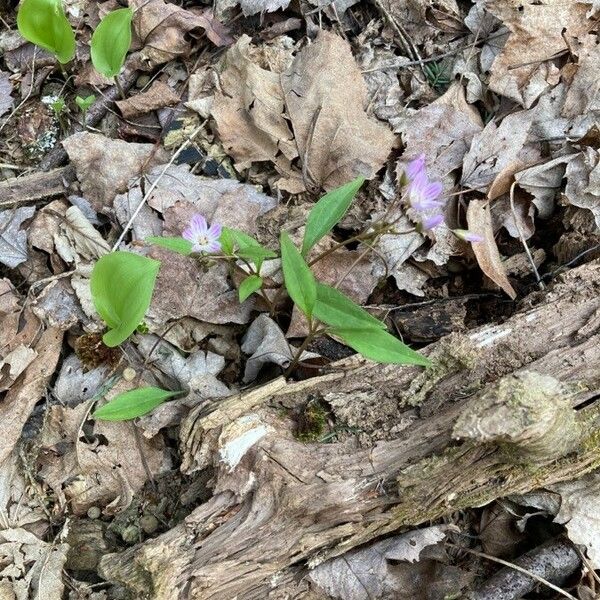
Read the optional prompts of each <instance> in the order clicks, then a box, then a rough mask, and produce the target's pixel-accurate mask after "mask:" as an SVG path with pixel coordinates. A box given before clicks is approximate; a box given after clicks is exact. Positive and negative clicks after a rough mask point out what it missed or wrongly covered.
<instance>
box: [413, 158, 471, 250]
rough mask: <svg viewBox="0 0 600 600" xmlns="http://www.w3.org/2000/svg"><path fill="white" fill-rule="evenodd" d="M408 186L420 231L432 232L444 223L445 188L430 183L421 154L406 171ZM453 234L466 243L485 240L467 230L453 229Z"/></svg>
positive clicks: (435, 183) (438, 183) (438, 184)
mask: <svg viewBox="0 0 600 600" xmlns="http://www.w3.org/2000/svg"><path fill="white" fill-rule="evenodd" d="M405 176H406V179H407V180H408V185H407V188H406V198H407V203H408V206H409V207H410V208H412V209H413V210H414V211H415V213H416V215H417V218H418V220H419V223H418V226H417V228H418V229H419V230H420V231H430V230H432V229H435V228H436V227H439V226H440V225H441V224H442V223H443V222H444V212H443V207H444V201H443V200H441V199H440V196H441V195H442V191H443V186H442V184H441V183H440V182H439V181H429V178H428V177H427V170H426V167H425V155H424V154H421V155H419V156H418V157H417V158H415V159H414V160H412V161H411V162H409V163H408V166H407V167H406V171H405ZM452 233H454V235H456V237H458V238H459V239H461V240H463V241H465V242H481V241H483V238H482V237H481V236H480V235H478V234H476V233H473V232H472V231H468V230H466V229H453V230H452Z"/></svg>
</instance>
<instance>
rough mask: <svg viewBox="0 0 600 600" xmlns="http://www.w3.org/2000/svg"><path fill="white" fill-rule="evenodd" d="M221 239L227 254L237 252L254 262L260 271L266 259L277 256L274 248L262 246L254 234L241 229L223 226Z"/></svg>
mask: <svg viewBox="0 0 600 600" xmlns="http://www.w3.org/2000/svg"><path fill="white" fill-rule="evenodd" d="M219 241H220V242H221V249H222V250H223V252H224V253H225V254H228V255H230V256H231V255H234V254H235V255H236V256H239V257H240V258H243V259H244V260H249V261H251V262H253V263H254V264H255V266H256V270H257V271H260V268H261V266H262V263H263V261H264V260H266V259H267V258H276V257H277V254H276V253H275V252H273V250H269V249H268V248H265V247H264V246H261V244H259V242H258V241H257V240H255V239H254V238H253V237H252V236H250V235H248V234H247V233H244V232H243V231H240V230H239V229H232V228H231V227H223V229H222V231H221V237H220V238H219Z"/></svg>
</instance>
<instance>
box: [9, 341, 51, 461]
mask: <svg viewBox="0 0 600 600" xmlns="http://www.w3.org/2000/svg"><path fill="white" fill-rule="evenodd" d="M62 339H63V332H62V331H59V330H57V329H47V330H46V331H45V332H44V333H42V335H41V337H40V339H39V341H38V343H37V344H36V345H35V346H34V350H35V352H36V353H37V357H36V358H35V359H34V360H33V362H31V364H29V365H28V366H27V368H26V369H25V371H24V372H23V373H22V375H21V376H20V377H19V378H18V379H17V380H16V381H15V382H14V383H13V385H12V387H11V388H10V389H9V390H8V392H7V393H6V396H5V397H4V399H3V400H2V403H1V404H0V463H2V462H3V461H4V460H6V458H7V457H8V456H9V454H10V453H11V451H12V449H13V448H14V446H15V444H16V443H17V442H18V441H19V438H20V436H21V431H22V429H23V426H24V425H25V422H26V421H27V419H28V418H29V415H30V414H31V411H32V410H33V407H34V406H35V405H36V404H37V403H38V402H39V400H40V398H41V397H42V394H43V393H44V390H45V389H46V385H47V384H48V381H49V380H50V377H52V375H53V373H54V369H55V368H56V365H57V363H58V359H59V357H60V351H61V347H62Z"/></svg>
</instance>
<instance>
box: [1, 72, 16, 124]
mask: <svg viewBox="0 0 600 600" xmlns="http://www.w3.org/2000/svg"><path fill="white" fill-rule="evenodd" d="M11 94H12V83H11V82H10V79H9V78H8V73H5V72H4V71H0V117H1V116H2V115H5V114H6V113H7V112H9V111H10V110H12V107H13V106H14V100H13V99H12V97H11Z"/></svg>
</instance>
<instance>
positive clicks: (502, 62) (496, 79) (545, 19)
mask: <svg viewBox="0 0 600 600" xmlns="http://www.w3.org/2000/svg"><path fill="white" fill-rule="evenodd" d="M486 9H487V10H488V11H490V12H491V13H492V14H494V15H495V16H496V17H498V18H499V19H500V20H502V21H503V22H504V24H505V25H506V26H507V27H508V29H509V30H510V32H511V35H510V36H509V38H508V40H507V42H506V44H505V45H504V48H503V49H502V51H501V53H500V54H499V55H498V56H497V58H496V60H495V61H494V63H493V65H492V68H491V77H490V82H489V87H490V89H491V90H492V91H494V92H496V93H497V94H500V95H502V96H506V97H507V98H510V99H512V100H514V101H515V102H518V103H519V104H521V105H522V106H524V107H525V108H529V107H530V106H531V105H532V104H533V103H534V102H535V101H536V100H537V99H538V98H539V97H540V95H541V94H542V93H543V92H545V91H546V90H547V89H549V88H550V87H551V86H552V85H555V84H556V83H558V76H559V70H558V67H557V66H556V65H555V64H554V62H553V60H552V59H554V58H558V57H559V56H560V55H561V53H564V52H566V51H567V50H569V47H568V45H567V40H568V39H569V38H571V37H579V36H582V35H584V34H585V33H586V32H587V31H589V29H590V27H591V23H590V21H589V20H588V19H587V16H586V12H587V9H586V7H585V6H584V5H583V4H582V3H579V2H563V0H544V1H543V2H533V1H530V0H528V1H527V2H521V1H519V0H509V1H507V0H492V1H491V2H488V3H487V4H486Z"/></svg>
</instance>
